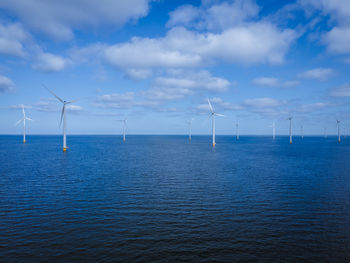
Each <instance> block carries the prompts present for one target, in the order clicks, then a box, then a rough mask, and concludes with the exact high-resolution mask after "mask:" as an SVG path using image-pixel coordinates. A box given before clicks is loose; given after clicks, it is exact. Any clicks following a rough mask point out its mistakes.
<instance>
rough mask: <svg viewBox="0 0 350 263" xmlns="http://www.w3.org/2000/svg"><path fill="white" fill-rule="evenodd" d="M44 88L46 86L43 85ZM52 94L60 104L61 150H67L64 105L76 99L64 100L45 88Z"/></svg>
mask: <svg viewBox="0 0 350 263" xmlns="http://www.w3.org/2000/svg"><path fill="white" fill-rule="evenodd" d="M44 87H45V86H44ZM45 88H46V87H45ZM46 89H47V90H48V91H49V92H50V93H51V94H52V95H54V96H55V98H56V99H57V100H59V101H60V102H61V103H62V104H63V107H62V112H61V121H60V126H59V127H61V124H62V120H63V151H64V152H65V151H67V148H68V147H67V140H66V127H67V120H66V105H68V104H71V103H73V102H76V101H77V100H72V101H65V100H63V99H61V98H60V97H58V96H57V95H56V94H55V93H53V91H51V90H50V89H48V88H46Z"/></svg>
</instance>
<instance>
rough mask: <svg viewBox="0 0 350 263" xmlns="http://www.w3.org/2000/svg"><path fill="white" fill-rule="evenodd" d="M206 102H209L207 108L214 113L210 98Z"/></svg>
mask: <svg viewBox="0 0 350 263" xmlns="http://www.w3.org/2000/svg"><path fill="white" fill-rule="evenodd" d="M208 104H209V108H210V110H211V113H214V109H213V106H211V103H210V100H209V99H208Z"/></svg>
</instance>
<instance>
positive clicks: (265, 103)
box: [243, 98, 283, 108]
mask: <svg viewBox="0 0 350 263" xmlns="http://www.w3.org/2000/svg"><path fill="white" fill-rule="evenodd" d="M282 104H283V103H282V102H281V101H279V100H276V99H273V98H256V99H247V100H245V101H244V102H243V105H244V106H247V107H254V108H274V107H278V106H281V105H282Z"/></svg>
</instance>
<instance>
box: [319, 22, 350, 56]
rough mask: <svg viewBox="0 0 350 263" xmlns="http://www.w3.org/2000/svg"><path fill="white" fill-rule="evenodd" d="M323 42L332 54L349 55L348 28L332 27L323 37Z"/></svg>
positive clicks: (349, 39) (349, 28) (349, 40)
mask: <svg viewBox="0 0 350 263" xmlns="http://www.w3.org/2000/svg"><path fill="white" fill-rule="evenodd" d="M323 41H324V42H325V43H326V44H327V45H328V50H329V51H330V52H332V53H339V54H343V53H350V45H349V43H350V26H349V27H345V28H342V27H334V28H333V29H332V30H331V31H329V32H328V33H327V34H326V35H325V36H324V37H323Z"/></svg>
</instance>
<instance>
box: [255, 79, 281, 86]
mask: <svg viewBox="0 0 350 263" xmlns="http://www.w3.org/2000/svg"><path fill="white" fill-rule="evenodd" d="M252 82H253V84H255V85H261V86H269V87H276V86H278V85H279V80H278V79H277V78H270V77H261V78H256V79H253V81H252Z"/></svg>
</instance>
